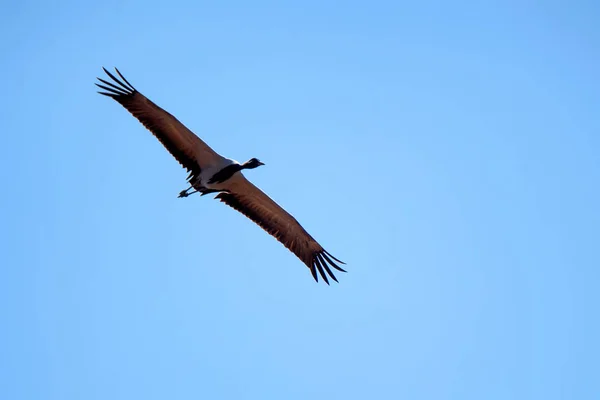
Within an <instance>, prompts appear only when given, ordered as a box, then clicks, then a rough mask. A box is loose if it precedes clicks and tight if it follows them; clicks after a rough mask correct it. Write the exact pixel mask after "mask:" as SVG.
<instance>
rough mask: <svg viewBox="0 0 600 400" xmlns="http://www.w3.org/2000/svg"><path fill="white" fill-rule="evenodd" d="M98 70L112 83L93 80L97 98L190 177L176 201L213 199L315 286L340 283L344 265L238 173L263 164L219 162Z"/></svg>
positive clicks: (165, 115)
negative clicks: (272, 243)
mask: <svg viewBox="0 0 600 400" xmlns="http://www.w3.org/2000/svg"><path fill="white" fill-rule="evenodd" d="M102 69H103V70H104V72H105V73H106V75H108V77H109V78H110V79H111V81H108V80H106V79H102V78H99V77H97V79H98V81H99V82H100V83H98V82H96V83H95V84H96V86H98V87H99V88H100V89H102V91H98V93H100V94H102V95H104V96H108V97H110V98H112V99H114V100H116V101H117V102H118V103H119V104H121V105H122V106H123V107H124V108H125V109H126V110H127V111H129V113H130V114H131V115H133V116H134V117H135V118H136V119H137V120H138V121H140V122H141V123H142V125H144V126H145V127H146V128H147V129H148V130H149V131H150V132H151V133H152V134H153V135H154V136H155V137H156V138H157V139H158V140H159V141H160V143H162V145H163V146H164V147H165V148H166V150H167V151H168V152H169V153H171V155H172V156H173V157H174V158H175V159H176V160H177V161H178V162H179V163H180V164H181V166H182V167H183V168H185V169H186V170H187V172H188V173H189V174H188V177H187V181H188V183H189V185H190V186H189V188H187V189H185V190H182V191H181V192H180V193H179V195H178V197H179V198H185V197H188V196H190V195H191V194H194V193H199V194H200V196H204V195H207V194H209V193H216V195H215V197H214V199H217V200H219V201H220V202H222V203H225V204H226V205H228V206H229V207H231V208H233V209H234V210H237V211H239V212H240V213H242V214H243V215H245V216H246V217H247V218H249V219H250V220H252V221H253V222H254V223H256V224H257V225H259V226H260V227H261V228H262V229H264V230H265V231H266V232H267V233H269V234H270V235H272V236H273V237H274V238H275V239H277V240H278V241H279V242H281V243H282V244H283V245H284V246H285V247H286V248H287V249H288V250H290V251H291V252H292V253H293V254H295V255H296V257H298V258H299V259H300V261H302V262H303V263H304V264H305V265H306V266H307V267H308V269H309V270H310V272H311V274H312V277H313V278H314V280H315V281H316V282H319V275H320V276H321V278H322V279H323V281H324V282H325V283H327V285H329V279H328V277H329V278H331V279H333V280H334V281H336V282H339V281H338V280H337V278H336V277H335V274H334V273H333V271H332V270H331V268H333V269H335V270H337V271H340V272H346V270H344V269H343V268H342V267H340V265H339V264H345V263H344V262H343V261H340V260H339V259H337V258H335V257H334V256H333V255H331V254H330V253H329V252H327V251H326V250H325V249H324V248H323V247H322V246H321V245H320V244H319V243H318V242H317V241H316V240H315V239H314V238H313V237H312V236H311V235H310V234H309V233H308V232H307V231H306V230H305V229H304V228H303V227H302V225H300V223H299V222H298V221H297V220H296V219H295V218H294V217H293V216H292V215H291V214H290V213H288V212H287V211H286V210H284V209H283V208H282V207H281V206H279V205H278V204H277V203H276V202H275V201H273V200H272V199H271V198H270V197H269V196H268V195H266V194H265V193H264V192H263V191H262V190H260V189H259V188H258V187H257V186H255V185H254V184H253V183H252V182H250V181H249V180H248V179H246V177H245V176H244V175H243V173H242V170H250V169H254V168H258V167H260V166H262V165H265V164H264V163H263V162H262V161H260V160H259V159H258V158H250V159H249V160H248V161H246V162H244V163H239V162H237V161H235V160H233V159H229V158H226V157H223V156H221V155H220V154H218V153H217V152H216V151H214V150H213V149H212V148H211V147H210V146H208V145H207V144H206V143H205V142H204V141H203V140H202V139H200V138H199V137H198V136H197V135H196V134H195V133H194V132H192V131H191V130H189V129H188V128H187V127H186V126H185V125H183V124H182V123H181V122H180V121H179V120H178V119H177V118H175V117H174V116H173V115H171V114H170V113H169V112H167V111H165V110H164V109H162V108H161V107H159V106H158V105H156V104H155V103H153V102H152V101H151V100H150V99H148V98H147V97H146V96H144V95H143V94H142V93H140V92H139V91H137V90H136V89H135V87H134V86H133V85H132V84H131V83H129V81H128V80H127V79H125V77H124V76H123V75H122V74H121V72H120V71H119V70H118V69H117V68H115V72H116V73H117V75H118V77H117V76H115V75H114V74H112V73H111V72H110V71H108V70H107V69H106V68H104V67H102ZM119 78H120V79H119ZM317 271H318V274H317Z"/></svg>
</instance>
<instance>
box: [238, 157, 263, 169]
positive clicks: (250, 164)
mask: <svg viewBox="0 0 600 400" xmlns="http://www.w3.org/2000/svg"><path fill="white" fill-rule="evenodd" d="M261 165H265V164H264V163H263V162H261V161H260V160H259V159H258V158H251V159H249V160H248V161H246V162H245V163H244V165H243V167H244V169H253V168H257V167H260V166H261Z"/></svg>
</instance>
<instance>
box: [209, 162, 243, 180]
mask: <svg viewBox="0 0 600 400" xmlns="http://www.w3.org/2000/svg"><path fill="white" fill-rule="evenodd" d="M245 168H247V167H246V166H244V164H231V165H228V166H226V167H225V168H223V169H222V170H220V171H219V172H217V173H216V174H214V175H213V176H212V178H210V181H209V183H223V182H225V181H226V180H227V179H229V178H231V177H232V176H233V174H235V173H236V172H238V171H241V170H243V169H245Z"/></svg>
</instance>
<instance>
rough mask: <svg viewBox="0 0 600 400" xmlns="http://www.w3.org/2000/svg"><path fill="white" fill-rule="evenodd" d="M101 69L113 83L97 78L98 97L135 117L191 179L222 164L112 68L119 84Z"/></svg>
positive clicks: (180, 125)
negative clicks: (107, 99) (105, 98)
mask: <svg viewBox="0 0 600 400" xmlns="http://www.w3.org/2000/svg"><path fill="white" fill-rule="evenodd" d="M102 69H104V72H106V74H107V75H108V76H109V77H110V78H111V79H112V82H109V81H106V80H104V79H101V78H98V80H99V81H100V82H102V83H103V84H98V83H96V86H98V87H100V88H101V89H103V90H104V92H98V93H100V94H103V95H105V96H108V97H112V98H113V99H115V100H116V101H117V102H119V103H120V104H121V105H122V106H123V107H125V108H126V109H127V111H129V112H130V113H131V114H132V115H133V116H134V117H136V118H137V119H138V120H139V121H140V122H141V123H142V124H143V125H144V126H145V127H146V128H148V130H149V131H150V132H152V134H153V135H154V136H156V138H157V139H158V140H159V141H160V142H161V143H162V144H163V146H165V148H166V149H167V150H168V151H169V153H171V154H172V155H173V157H175V158H176V159H177V161H179V163H180V164H181V165H182V166H183V167H184V168H186V169H187V170H188V172H190V177H191V176H197V175H198V174H199V173H200V171H201V170H202V169H203V168H206V167H209V166H212V165H216V164H218V163H219V162H221V161H222V160H224V158H223V157H221V156H220V155H219V154H218V153H216V152H215V151H214V150H213V149H211V148H210V147H209V146H208V145H207V144H206V143H204V142H203V141H202V140H201V139H200V138H199V137H198V136H196V135H195V134H194V132H192V131H190V130H189V129H188V128H187V127H186V126H185V125H183V124H182V123H181V122H179V121H178V120H177V118H175V117H174V116H173V115H171V114H169V113H168V112H167V111H165V110H163V109H162V108H160V107H159V106H157V105H156V104H154V103H153V102H152V101H150V100H149V99H148V98H147V97H146V96H144V95H143V94H141V93H140V92H138V91H137V90H136V89H135V88H134V87H133V86H132V85H131V84H130V83H129V82H128V81H127V79H125V77H124V76H123V75H121V73H120V72H119V70H118V69H116V68H115V70H116V71H117V74H118V75H119V76H120V77H121V79H122V81H121V80H120V79H118V78H117V77H115V76H114V75H113V74H111V73H110V72H108V71H107V70H106V68H102Z"/></svg>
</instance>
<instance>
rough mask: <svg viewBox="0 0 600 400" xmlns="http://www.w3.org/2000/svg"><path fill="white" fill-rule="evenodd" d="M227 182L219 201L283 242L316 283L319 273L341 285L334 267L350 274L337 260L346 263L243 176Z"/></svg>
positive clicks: (325, 278)
mask: <svg viewBox="0 0 600 400" xmlns="http://www.w3.org/2000/svg"><path fill="white" fill-rule="evenodd" d="M226 183H227V187H226V188H225V190H226V191H225V192H222V193H219V194H218V195H217V196H216V197H215V198H216V199H219V200H221V201H222V202H223V203H225V204H227V205H228V206H230V207H232V208H234V209H236V210H237V211H239V212H241V213H242V214H244V215H245V216H246V217H248V218H250V219H251V220H252V221H254V222H255V223H257V224H258V225H259V226H260V227H261V228H263V229H264V230H265V231H267V232H268V233H269V234H271V235H272V236H273V237H275V238H276V239H277V240H278V241H280V242H281V243H283V245H284V246H285V247H287V248H288V249H289V250H290V251H291V252H292V253H294V254H295V255H296V256H297V257H298V258H299V259H300V260H301V261H302V262H303V263H304V264H306V266H307V267H308V268H309V269H310V272H311V273H312V276H313V278H314V279H315V281H317V282H318V281H319V279H318V275H317V270H318V271H319V273H320V275H321V277H322V278H323V280H324V281H325V282H326V283H327V284H329V280H328V279H327V275H329V276H330V277H331V278H332V279H333V280H334V281H336V282H337V281H338V280H337V279H336V277H335V275H334V274H333V272H332V271H331V269H330V268H329V267H330V266H331V267H333V268H335V269H337V270H338V271H342V272H346V271H345V270H343V269H342V268H340V267H339V266H338V265H337V264H336V263H335V262H334V261H333V260H335V261H337V262H338V263H341V264H344V263H343V262H342V261H340V260H338V259H337V258H335V257H334V256H332V255H331V254H329V253H328V252H327V251H326V250H325V249H323V247H321V245H320V244H319V243H317V241H316V240H315V239H313V237H312V236H310V235H309V234H308V232H306V231H305V230H304V228H303V227H302V226H301V225H300V224H299V223H298V221H296V219H295V218H294V217H293V216H292V215H290V214H289V213H288V212H287V211H285V210H284V209H283V208H281V207H280V206H279V205H278V204H277V203H275V202H274V201H273V200H272V199H271V198H270V197H269V196H267V195H266V194H265V193H264V192H263V191H262V190H260V189H259V188H257V187H256V186H254V185H253V184H252V183H251V182H250V181H248V180H247V179H246V178H245V177H244V175H243V174H241V173H239V174H236V175H234V176H233V177H232V178H231V179H229V180H228V181H227V182H226Z"/></svg>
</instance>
